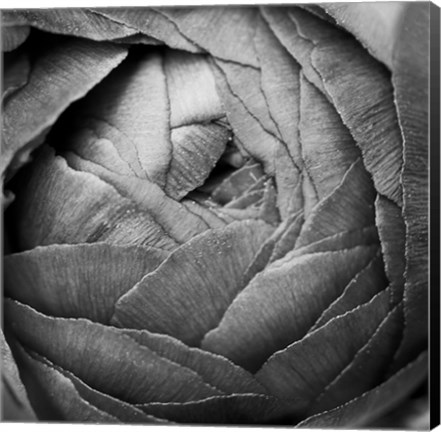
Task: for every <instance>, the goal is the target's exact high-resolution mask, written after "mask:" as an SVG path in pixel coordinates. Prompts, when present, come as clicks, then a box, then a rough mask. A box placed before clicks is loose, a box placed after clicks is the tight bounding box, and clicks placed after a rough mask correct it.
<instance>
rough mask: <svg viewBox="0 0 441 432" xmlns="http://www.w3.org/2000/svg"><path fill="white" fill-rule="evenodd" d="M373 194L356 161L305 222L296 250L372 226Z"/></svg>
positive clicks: (370, 183)
mask: <svg viewBox="0 0 441 432" xmlns="http://www.w3.org/2000/svg"><path fill="white" fill-rule="evenodd" d="M374 198H375V190H374V188H373V187H372V181H371V179H370V177H369V175H368V174H367V173H366V171H365V169H364V167H363V164H362V162H361V160H360V159H358V160H357V161H356V162H354V163H353V164H352V165H351V167H350V168H349V169H348V171H347V172H346V174H345V176H344V177H343V180H342V181H341V183H340V184H339V185H338V186H337V187H336V188H335V190H334V191H333V192H332V193H331V194H329V195H328V196H327V197H326V198H324V199H323V200H322V201H321V202H320V203H319V204H317V206H316V207H315V208H314V209H313V210H312V211H311V214H310V215H309V216H308V217H307V218H306V220H305V223H304V225H303V227H302V230H301V232H300V235H299V238H298V240H297V243H296V247H301V246H305V245H308V244H310V243H313V242H316V241H318V240H321V239H323V238H325V237H329V236H332V235H334V234H338V233H340V232H344V231H353V230H357V229H360V228H364V227H366V226H369V225H373V223H374V209H373V202H374Z"/></svg>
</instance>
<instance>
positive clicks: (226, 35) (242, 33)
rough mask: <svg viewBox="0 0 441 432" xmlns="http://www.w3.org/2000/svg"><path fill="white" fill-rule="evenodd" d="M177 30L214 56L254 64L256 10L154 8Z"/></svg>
mask: <svg viewBox="0 0 441 432" xmlns="http://www.w3.org/2000/svg"><path fill="white" fill-rule="evenodd" d="M156 11H158V12H160V13H161V14H162V15H164V16H166V17H167V18H169V19H170V21H172V22H173V23H174V24H175V25H176V26H177V27H178V29H179V31H180V32H181V33H182V34H183V35H185V36H186V37H187V38H188V39H190V40H191V41H192V42H193V43H195V44H196V45H197V46H198V47H201V48H203V49H204V50H206V51H207V52H209V53H210V54H211V55H212V56H213V57H215V58H219V59H223V60H228V61H232V62H236V63H241V64H244V65H250V66H257V60H256V56H255V54H254V51H253V50H252V49H250V47H252V45H253V35H254V29H255V20H256V14H257V11H256V9H255V8H252V7H234V8H232V7H224V6H218V7H198V8H182V7H173V8H161V9H159V8H157V9H156Z"/></svg>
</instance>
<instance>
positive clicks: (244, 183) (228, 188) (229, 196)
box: [211, 163, 264, 204]
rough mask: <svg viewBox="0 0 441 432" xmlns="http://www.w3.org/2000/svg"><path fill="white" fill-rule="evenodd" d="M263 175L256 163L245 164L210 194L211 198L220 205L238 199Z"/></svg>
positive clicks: (260, 167)
mask: <svg viewBox="0 0 441 432" xmlns="http://www.w3.org/2000/svg"><path fill="white" fill-rule="evenodd" d="M263 175H264V173H263V170H262V166H261V165H260V164H257V163H247V164H245V165H244V166H243V167H241V168H239V169H238V170H236V171H233V172H232V173H231V175H229V176H228V177H226V178H225V179H224V180H223V181H222V183H220V184H219V185H218V186H217V187H216V188H215V189H214V190H213V192H212V194H211V195H212V197H213V199H214V200H215V201H217V202H218V203H220V204H227V203H228V202H229V201H233V200H234V199H236V198H238V197H240V196H241V195H242V194H243V193H244V192H246V191H247V190H248V189H249V188H251V187H252V186H253V185H254V184H255V183H256V182H257V181H258V180H259V179H260V178H261V177H262V176H263Z"/></svg>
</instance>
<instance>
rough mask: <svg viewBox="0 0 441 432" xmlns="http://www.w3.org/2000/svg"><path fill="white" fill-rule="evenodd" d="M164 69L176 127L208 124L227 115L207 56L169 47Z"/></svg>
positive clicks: (174, 126) (171, 118) (173, 126)
mask: <svg viewBox="0 0 441 432" xmlns="http://www.w3.org/2000/svg"><path fill="white" fill-rule="evenodd" d="M164 69H165V73H166V75H167V86H168V94H169V99H170V108H171V113H170V126H171V127H172V128H176V127H179V126H184V125H190V124H193V123H205V122H209V121H212V120H215V119H219V118H221V117H223V116H224V115H225V112H224V109H223V108H222V104H221V102H220V100H219V97H218V95H217V91H216V83H215V81H214V76H213V71H212V66H211V65H210V62H209V59H208V58H207V57H206V56H202V55H189V54H188V53H185V52H182V51H171V50H168V51H166V53H165V58H164Z"/></svg>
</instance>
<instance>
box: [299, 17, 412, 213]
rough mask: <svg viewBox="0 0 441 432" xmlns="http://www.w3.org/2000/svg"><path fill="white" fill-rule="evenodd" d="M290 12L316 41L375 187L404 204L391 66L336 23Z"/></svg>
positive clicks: (326, 80) (321, 67)
mask: <svg viewBox="0 0 441 432" xmlns="http://www.w3.org/2000/svg"><path fill="white" fill-rule="evenodd" d="M291 16H292V17H293V19H294V20H295V22H296V24H297V27H298V29H299V32H300V33H301V35H302V36H303V37H306V38H308V39H309V40H311V41H312V42H314V49H313V51H312V54H311V59H312V64H313V67H314V68H315V69H316V70H317V71H318V73H319V74H320V76H321V78H322V80H323V85H324V88H325V90H326V93H327V94H329V96H330V98H331V101H332V103H333V104H334V106H335V107H336V109H337V111H338V113H339V114H340V116H341V118H342V120H343V123H344V124H345V125H346V126H347V127H348V129H349V130H350V132H351V134H352V136H353V137H354V139H355V141H356V143H357V145H358V146H359V147H360V149H361V152H362V154H363V160H364V163H365V165H366V169H367V170H368V171H369V172H370V173H371V174H372V176H373V180H374V184H375V187H376V189H377V190H378V191H379V192H380V193H381V194H383V195H385V196H386V197H388V198H389V199H391V200H392V201H394V202H395V203H397V204H398V205H401V200H402V196H401V195H402V191H401V184H400V170H401V165H402V147H403V146H402V138H401V134H400V130H399V127H398V121H397V115H396V110H395V106H394V103H393V88H392V84H391V82H390V76H389V73H388V71H387V70H386V68H384V67H383V66H382V65H381V64H380V63H378V62H377V61H375V60H374V59H372V57H370V56H369V55H366V52H365V50H364V49H363V47H362V46H361V45H360V44H359V43H358V42H357V41H356V40H354V39H353V38H352V37H349V36H348V35H345V34H344V33H343V32H341V31H339V30H338V29H337V28H336V27H333V26H331V25H330V24H328V23H326V22H325V21H323V20H320V19H318V18H316V17H314V16H312V15H311V14H308V13H306V12H304V11H301V10H298V9H297V10H295V12H291Z"/></svg>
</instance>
